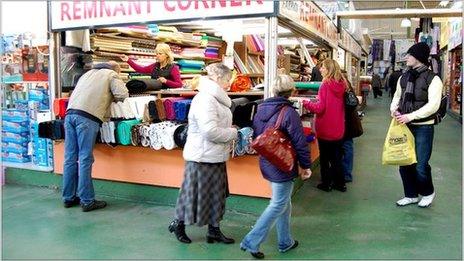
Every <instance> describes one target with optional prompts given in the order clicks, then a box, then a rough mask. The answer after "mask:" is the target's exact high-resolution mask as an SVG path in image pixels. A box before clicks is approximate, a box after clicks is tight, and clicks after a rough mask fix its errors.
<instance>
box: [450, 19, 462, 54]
mask: <svg viewBox="0 0 464 261" xmlns="http://www.w3.org/2000/svg"><path fill="white" fill-rule="evenodd" d="M448 28H449V41H448V50H452V49H454V48H455V47H456V46H458V45H460V44H462V37H463V32H462V19H460V18H454V19H450V21H449V27H448Z"/></svg>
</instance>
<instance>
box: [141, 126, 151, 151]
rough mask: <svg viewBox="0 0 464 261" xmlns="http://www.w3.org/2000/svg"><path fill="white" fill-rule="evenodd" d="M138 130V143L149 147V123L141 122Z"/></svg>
mask: <svg viewBox="0 0 464 261" xmlns="http://www.w3.org/2000/svg"><path fill="white" fill-rule="evenodd" d="M139 131H140V144H141V145H142V146H143V147H150V125H149V124H143V125H142V127H141V128H140V129H139Z"/></svg>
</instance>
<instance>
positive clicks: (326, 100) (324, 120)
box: [303, 59, 346, 192]
mask: <svg viewBox="0 0 464 261" xmlns="http://www.w3.org/2000/svg"><path fill="white" fill-rule="evenodd" d="M321 74H322V76H323V77H324V79H323V81H322V85H321V87H320V88H319V92H318V99H319V100H318V101H317V102H310V101H304V103H303V105H304V107H305V108H306V109H307V110H309V111H310V112H313V113H315V114H316V120H315V130H316V137H317V140H318V143H319V152H320V156H319V161H320V165H321V181H322V182H321V183H320V184H319V185H317V188H318V189H320V190H323V191H327V192H329V191H330V190H332V188H334V189H336V190H339V191H342V192H345V191H346V186H345V178H344V177H343V169H342V164H341V162H342V153H343V152H342V144H343V134H344V132H345V123H344V122H345V105H344V104H345V103H344V94H345V88H346V87H345V81H344V79H343V75H342V73H341V71H340V66H339V65H338V62H336V61H335V60H333V59H326V60H324V62H323V63H322V67H321Z"/></svg>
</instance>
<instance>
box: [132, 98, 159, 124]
mask: <svg viewBox="0 0 464 261" xmlns="http://www.w3.org/2000/svg"><path fill="white" fill-rule="evenodd" d="M126 100H127V101H128V102H129V105H130V107H131V109H132V112H133V113H134V116H135V118H136V119H142V118H143V114H144V112H145V106H146V105H147V104H148V103H149V102H150V101H154V100H156V97H155V96H138V97H129V98H126ZM134 108H135V110H134Z"/></svg>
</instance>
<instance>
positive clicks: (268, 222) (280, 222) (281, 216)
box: [240, 181, 295, 253]
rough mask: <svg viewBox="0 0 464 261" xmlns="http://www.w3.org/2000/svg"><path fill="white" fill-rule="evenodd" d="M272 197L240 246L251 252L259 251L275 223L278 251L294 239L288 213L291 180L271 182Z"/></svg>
mask: <svg viewBox="0 0 464 261" xmlns="http://www.w3.org/2000/svg"><path fill="white" fill-rule="evenodd" d="M271 188H272V197H271V201H270V202H269V205H268V206H267V208H266V209H265V210H264V212H263V214H261V216H260V217H259V218H258V220H257V221H256V224H255V225H254V227H253V229H252V230H251V231H250V232H249V233H248V234H247V235H246V236H245V238H244V239H243V240H242V242H241V243H240V247H241V248H243V249H246V250H248V251H249V252H251V253H256V252H258V251H259V246H260V245H261V243H262V242H264V240H265V239H266V237H267V234H268V233H269V230H270V229H271V227H272V226H273V225H274V224H276V228H277V242H278V247H279V251H281V252H285V251H287V250H288V249H290V248H291V247H292V246H293V244H294V243H295V241H294V240H293V239H292V237H291V235H290V215H291V213H292V203H291V196H292V190H293V181H287V182H282V183H276V182H271Z"/></svg>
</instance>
